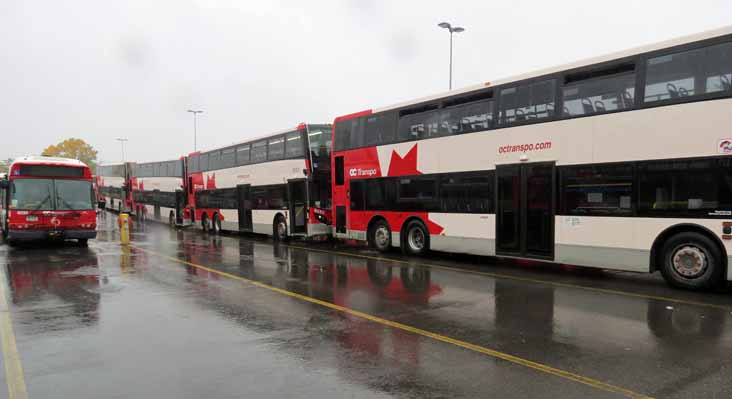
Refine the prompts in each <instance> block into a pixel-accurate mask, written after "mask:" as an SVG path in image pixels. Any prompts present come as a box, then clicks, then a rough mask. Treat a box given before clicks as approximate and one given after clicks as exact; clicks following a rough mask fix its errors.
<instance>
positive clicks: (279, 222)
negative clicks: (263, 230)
mask: <svg viewBox="0 0 732 399" xmlns="http://www.w3.org/2000/svg"><path fill="white" fill-rule="evenodd" d="M272 237H273V238H274V239H275V241H285V240H286V239H287V222H286V221H285V217H284V216H282V215H280V214H278V215H277V216H275V219H274V222H273V223H272Z"/></svg>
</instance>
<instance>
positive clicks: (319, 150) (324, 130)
mask: <svg viewBox="0 0 732 399" xmlns="http://www.w3.org/2000/svg"><path fill="white" fill-rule="evenodd" d="M331 133H332V130H331V128H330V126H312V125H311V126H310V129H309V130H308V142H309V145H310V155H312V156H313V157H314V158H318V157H321V156H322V157H324V158H330V147H331V143H332V136H331Z"/></svg>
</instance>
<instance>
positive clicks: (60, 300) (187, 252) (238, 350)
mask: <svg viewBox="0 0 732 399" xmlns="http://www.w3.org/2000/svg"><path fill="white" fill-rule="evenodd" d="M101 217H102V218H103V220H101V221H100V225H102V226H106V227H103V230H102V231H100V234H99V240H97V241H96V242H94V243H92V244H91V245H90V248H88V249H87V248H81V247H75V246H71V245H60V246H53V247H50V248H42V247H41V248H12V249H11V248H8V247H6V246H4V245H3V246H0V260H1V261H2V262H3V263H5V265H6V267H7V270H8V278H9V284H10V290H9V292H10V297H11V298H10V300H11V302H12V303H11V312H12V317H13V321H14V327H15V331H16V335H17V340H18V348H19V351H20V353H21V358H22V361H23V366H24V368H25V373H26V380H27V384H28V389H29V392H30V397H32V398H33V397H47V396H51V395H53V396H60V397H90V398H91V397H171V398H172V397H175V398H181V397H184V398H187V397H190V398H193V397H196V398H200V397H232V398H233V397H267V398H271V397H315V396H317V397H333V398H336V397H337V398H342V397H394V396H396V397H414V398H423V397H430V398H432V397H434V398H438V397H445V398H447V397H450V398H453V397H521V398H526V397H529V398H546V397H565V398H566V397H569V398H587V397H593V398H594V397H608V398H613V397H615V398H617V397H623V396H629V394H623V393H622V392H611V391H608V390H607V389H603V388H602V387H597V386H593V385H592V384H583V383H578V382H577V381H575V380H572V379H571V378H565V377H562V376H557V375H553V374H551V373H548V372H542V371H541V370H537V369H534V368H531V367H526V366H522V365H520V364H517V363H512V362H510V361H506V360H504V359H501V358H496V357H494V356H487V355H486V354H484V353H478V352H476V351H473V350H469V349H466V348H464V347H459V346H456V345H452V344H450V343H449V342H446V341H439V340H436V339H432V338H429V337H428V336H425V335H420V334H415V333H413V332H410V331H405V330H404V329H400V328H394V327H392V326H389V325H386V324H380V323H379V322H374V321H371V320H366V319H364V318H362V317H357V316H354V314H349V313H348V312H342V311H339V310H338V309H339V307H342V308H347V309H350V310H353V311H354V312H363V313H365V314H368V315H371V316H373V317H374V318H378V319H380V320H386V321H391V322H394V323H400V324H401V325H405V326H410V327H413V328H415V329H420V330H423V331H426V332H429V333H431V334H436V335H439V336H443V337H449V338H450V339H454V340H459V341H461V342H466V343H469V344H471V345H476V346H480V347H482V348H489V349H490V350H495V351H498V352H499V353H505V354H507V355H511V356H517V357H519V358H521V359H526V360H529V361H532V362H536V363H537V364H541V365H545V366H546V367H547V368H554V369H558V370H565V371H567V372H571V373H573V375H578V376H581V377H585V378H588V379H591V380H592V381H598V382H603V383H607V384H611V385H612V386H615V387H622V388H623V389H627V390H629V391H630V392H638V393H641V394H643V395H649V396H653V397H679V398H681V397H695V398H701V397H730V396H731V395H732V380H731V379H729V378H727V376H728V375H729V373H730V363H731V361H732V334H731V333H730V331H732V330H731V329H732V326H731V324H732V298H730V296H729V295H728V294H692V293H686V292H683V293H678V292H675V291H673V290H668V291H662V292H660V293H659V288H658V287H656V286H652V288H650V289H648V295H643V292H642V291H639V290H641V289H642V288H638V287H640V286H636V287H634V288H633V292H634V293H636V294H639V295H637V296H631V295H625V296H624V295H614V294H610V293H607V294H606V293H602V292H594V291H590V290H583V289H579V288H573V287H572V286H571V285H570V284H567V286H564V285H562V284H563V283H567V282H568V281H571V284H578V285H579V284H583V283H584V282H583V280H582V278H578V277H577V275H573V274H572V273H571V272H568V273H564V274H561V273H555V274H553V275H551V276H548V277H547V276H546V275H545V274H543V273H542V272H538V271H537V272H535V271H532V270H525V269H524V270H517V271H515V272H514V271H511V270H508V271H504V270H501V273H507V274H511V273H514V274H516V275H517V276H521V277H526V276H529V277H530V278H531V279H545V278H546V279H550V280H551V281H552V282H558V283H560V284H541V283H535V282H531V281H525V280H522V279H520V278H493V277H489V276H483V275H476V274H469V273H465V272H462V271H459V270H446V269H444V268H430V267H424V266H423V265H421V264H420V263H421V262H420V260H409V261H407V262H405V261H404V259H401V260H400V261H398V262H391V261H389V260H380V259H376V258H372V257H370V256H369V257H363V256H359V253H360V252H358V251H356V252H355V253H354V254H353V255H349V254H348V253H344V251H341V250H339V251H337V252H338V253H334V252H329V251H328V250H327V247H326V246H323V245H319V246H318V247H317V248H318V250H317V251H309V250H304V249H300V248H295V247H294V246H290V245H273V244H272V243H271V242H268V241H265V240H262V239H257V238H252V237H234V236H223V237H221V236H209V235H204V234H201V233H199V232H196V231H187V230H175V229H168V228H166V227H163V226H160V225H155V224H147V225H145V224H142V225H136V226H135V228H136V231H134V232H133V235H132V239H133V244H134V246H133V247H132V248H129V249H122V248H121V247H120V245H119V244H117V243H116V242H115V240H116V239H117V236H116V234H117V233H116V232H115V231H114V228H113V223H112V221H113V216H112V215H103V216H101ZM297 245H301V244H297V243H296V246H297ZM136 248H139V249H136ZM158 254H160V255H163V256H160V255H158ZM168 257H169V258H168ZM170 258H173V259H170ZM180 261H183V262H188V263H189V264H182V263H180ZM430 262H431V263H435V262H434V261H431V260H429V259H427V260H426V262H425V263H430ZM197 265H200V266H203V267H207V268H210V269H211V270H206V269H204V268H202V267H198V266H197ZM483 267H484V269H481V270H488V271H491V270H493V271H495V270H496V268H498V267H500V266H491V265H488V266H483ZM221 273H226V274H230V275H233V276H238V277H242V278H244V279H247V280H252V281H255V282H260V283H263V284H266V285H267V286H271V287H274V288H276V289H282V290H286V291H288V292H291V293H294V294H297V295H298V296H299V295H301V296H304V297H307V298H314V299H315V300H318V301H325V302H327V303H329V304H333V305H335V306H334V307H332V308H329V307H325V306H320V305H318V303H317V302H316V303H313V302H308V301H304V300H300V299H298V297H297V296H294V297H293V296H287V295H283V294H281V293H278V292H276V291H272V290H267V289H263V288H260V287H257V286H255V285H252V284H248V283H246V282H242V281H238V280H236V279H232V278H228V277H227V276H226V275H222V274H221ZM592 279H593V277H592V276H590V277H589V278H587V281H588V284H595V283H594V282H593V281H592ZM605 284H611V283H605ZM614 288H617V287H614ZM664 296H669V297H679V298H683V299H684V301H687V302H693V301H697V302H704V303H707V302H708V303H710V304H711V305H713V306H698V305H693V304H691V303H684V302H669V301H665V300H662V299H658V298H662V297H664Z"/></svg>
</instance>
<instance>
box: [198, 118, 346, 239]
mask: <svg viewBox="0 0 732 399" xmlns="http://www.w3.org/2000/svg"><path fill="white" fill-rule="evenodd" d="M331 136H332V133H331V126H330V125H326V124H305V123H301V124H300V125H298V126H297V127H296V128H291V129H287V130H283V131H280V132H277V133H274V134H271V135H268V136H266V137H261V138H258V139H253V140H248V141H246V142H242V143H239V144H235V145H231V146H227V147H223V148H217V149H214V150H211V151H206V152H195V153H192V154H190V155H189V156H188V157H187V165H186V171H187V175H186V180H187V181H186V184H187V186H186V187H187V192H188V206H187V207H186V212H185V217H186V218H187V219H190V220H192V222H193V223H196V224H199V225H200V226H201V228H202V229H203V230H206V231H212V232H214V233H215V232H219V231H221V230H228V231H241V232H253V233H259V234H267V235H270V236H274V237H275V238H276V239H284V238H287V237H289V236H300V237H314V236H321V235H328V234H330V226H329V225H328V224H329V223H330V214H331V211H330V193H331V188H330V176H331V173H330V147H331Z"/></svg>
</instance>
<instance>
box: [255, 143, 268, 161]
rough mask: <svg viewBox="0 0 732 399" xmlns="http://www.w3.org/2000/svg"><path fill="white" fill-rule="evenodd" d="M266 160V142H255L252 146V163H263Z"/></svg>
mask: <svg viewBox="0 0 732 399" xmlns="http://www.w3.org/2000/svg"><path fill="white" fill-rule="evenodd" d="M266 160H267V141H266V140H262V141H257V142H256V143H254V144H252V163H256V162H264V161H266Z"/></svg>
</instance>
